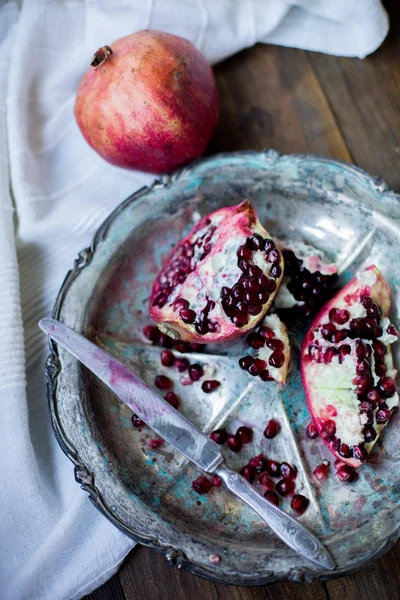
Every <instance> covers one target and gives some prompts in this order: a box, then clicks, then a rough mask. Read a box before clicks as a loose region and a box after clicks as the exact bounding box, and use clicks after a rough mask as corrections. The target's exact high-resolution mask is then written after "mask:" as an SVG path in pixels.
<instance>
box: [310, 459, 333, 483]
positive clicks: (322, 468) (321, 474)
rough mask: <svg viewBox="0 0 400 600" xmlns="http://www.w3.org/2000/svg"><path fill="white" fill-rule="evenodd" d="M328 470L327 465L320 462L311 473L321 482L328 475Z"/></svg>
mask: <svg viewBox="0 0 400 600" xmlns="http://www.w3.org/2000/svg"><path fill="white" fill-rule="evenodd" d="M328 470H329V465H328V464H326V463H321V464H320V465H318V466H317V467H315V469H314V471H313V475H314V477H315V479H317V480H318V481H321V482H322V481H325V479H326V478H327V477H328Z"/></svg>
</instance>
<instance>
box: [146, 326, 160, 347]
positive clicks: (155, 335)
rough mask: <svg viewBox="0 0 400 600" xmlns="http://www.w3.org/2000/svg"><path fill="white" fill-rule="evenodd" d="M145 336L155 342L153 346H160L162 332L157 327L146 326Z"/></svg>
mask: <svg viewBox="0 0 400 600" xmlns="http://www.w3.org/2000/svg"><path fill="white" fill-rule="evenodd" d="M143 334H144V335H145V337H147V339H148V340H150V341H151V342H153V344H158V342H159V341H160V330H159V329H158V327H156V326H155V325H146V327H144V328H143Z"/></svg>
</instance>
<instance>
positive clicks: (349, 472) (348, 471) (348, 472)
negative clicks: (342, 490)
mask: <svg viewBox="0 0 400 600" xmlns="http://www.w3.org/2000/svg"><path fill="white" fill-rule="evenodd" d="M336 477H337V478H338V479H339V480H340V481H342V482H343V483H351V482H352V481H356V480H357V479H358V473H357V472H356V470H355V469H353V467H350V465H343V464H342V465H341V466H339V468H338V469H337V471H336Z"/></svg>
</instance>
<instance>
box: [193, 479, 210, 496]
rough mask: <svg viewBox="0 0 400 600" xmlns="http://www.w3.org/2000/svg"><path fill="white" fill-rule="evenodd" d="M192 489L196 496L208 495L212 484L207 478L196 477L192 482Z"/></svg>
mask: <svg viewBox="0 0 400 600" xmlns="http://www.w3.org/2000/svg"><path fill="white" fill-rule="evenodd" d="M192 488H193V489H194V491H195V492H197V493H198V494H208V492H209V491H210V490H211V488H212V483H211V481H210V480H209V479H207V477H198V478H197V479H195V480H194V481H192Z"/></svg>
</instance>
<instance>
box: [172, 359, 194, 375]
mask: <svg viewBox="0 0 400 600" xmlns="http://www.w3.org/2000/svg"><path fill="white" fill-rule="evenodd" d="M189 364H190V362H189V360H188V359H187V358H175V366H176V367H178V371H179V373H183V371H186V369H187V368H188V367H189Z"/></svg>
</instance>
